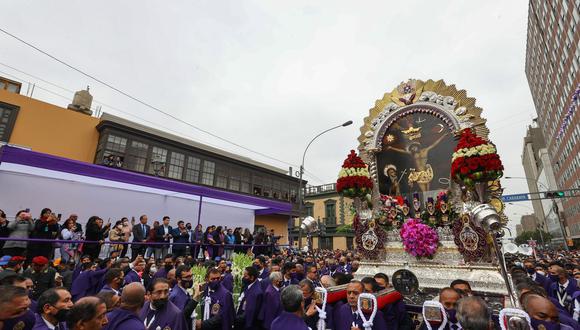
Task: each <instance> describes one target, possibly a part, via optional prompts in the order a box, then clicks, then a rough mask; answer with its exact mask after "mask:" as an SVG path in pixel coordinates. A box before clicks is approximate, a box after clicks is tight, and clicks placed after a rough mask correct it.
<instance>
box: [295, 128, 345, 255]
mask: <svg viewBox="0 0 580 330" xmlns="http://www.w3.org/2000/svg"><path fill="white" fill-rule="evenodd" d="M351 124H352V120H349V121H347V122H345V123H343V124H340V125H337V126H334V127H331V128H329V129H327V130H324V131H322V132H320V133H318V135H316V136H315V137H314V138H313V139H312V140H310V142H308V145H307V146H306V149H304V153H303V154H302V163H301V164H300V171H299V173H298V175H299V176H300V182H299V183H298V220H300V219H301V218H302V204H304V193H303V191H302V176H303V175H304V160H305V158H306V152H307V151H308V148H310V145H311V144H312V142H314V140H316V139H317V138H318V137H319V136H321V135H322V134H324V133H327V132H330V131H332V130H334V129H337V128H341V127H346V126H349V125H351ZM298 248H299V249H301V248H302V228H301V227H300V229H299V231H298Z"/></svg>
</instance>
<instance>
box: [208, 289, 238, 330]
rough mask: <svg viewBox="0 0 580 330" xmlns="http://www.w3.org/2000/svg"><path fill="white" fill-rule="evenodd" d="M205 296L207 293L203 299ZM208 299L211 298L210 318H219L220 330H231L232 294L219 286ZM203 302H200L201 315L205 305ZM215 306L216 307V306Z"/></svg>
mask: <svg viewBox="0 0 580 330" xmlns="http://www.w3.org/2000/svg"><path fill="white" fill-rule="evenodd" d="M205 296H207V291H206V293H205V295H204V297H205ZM209 297H210V298H211V302H210V308H211V310H210V318H219V320H220V321H219V323H220V325H221V326H220V328H221V329H222V330H231V328H232V326H233V324H234V314H235V310H234V300H233V297H232V294H231V293H230V292H228V290H226V288H224V286H223V285H220V286H219V287H218V289H217V290H215V291H213V292H210V294H209ZM203 301H204V300H202V301H201V302H200V304H202V313H201V315H203V311H204V309H205V305H204V303H203ZM216 304H217V306H216Z"/></svg>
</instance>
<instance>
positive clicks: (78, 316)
mask: <svg viewBox="0 0 580 330" xmlns="http://www.w3.org/2000/svg"><path fill="white" fill-rule="evenodd" d="M106 313H107V307H106V305H105V302H104V301H103V300H102V299H101V298H98V297H84V298H81V299H79V300H78V301H77V302H76V303H75V304H74V306H73V307H72V308H71V309H70V312H69V316H68V318H67V326H68V328H69V329H72V330H76V329H87V330H96V329H102V328H103V326H104V325H106V324H107V316H106Z"/></svg>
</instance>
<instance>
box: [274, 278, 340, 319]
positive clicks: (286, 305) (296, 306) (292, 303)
mask: <svg viewBox="0 0 580 330" xmlns="http://www.w3.org/2000/svg"><path fill="white" fill-rule="evenodd" d="M280 300H281V303H282V308H283V311H282V313H281V314H280V316H278V317H277V318H275V319H274V321H272V325H271V327H270V329H276V330H309V328H308V327H307V326H306V323H305V322H304V320H303V319H302V316H303V314H304V298H303V297H302V290H300V288H299V287H298V286H297V285H289V286H288V287H286V288H284V290H282V293H281V294H280ZM349 330H350V329H349Z"/></svg>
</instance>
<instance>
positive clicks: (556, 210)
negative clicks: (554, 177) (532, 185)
mask: <svg viewBox="0 0 580 330" xmlns="http://www.w3.org/2000/svg"><path fill="white" fill-rule="evenodd" d="M505 178H506V179H521V180H527V181H532V182H537V183H538V184H539V185H540V186H541V187H542V188H543V189H546V191H549V190H550V188H548V187H547V186H546V185H545V184H543V183H542V182H541V181H537V180H534V179H532V178H528V177H523V176H506V177H505ZM551 199H552V211H553V212H554V213H556V217H557V218H558V224H559V225H560V230H561V231H562V239H563V240H564V248H565V249H566V251H570V249H569V248H568V241H567V240H566V231H564V225H563V224H562V219H561V218H560V210H559V208H558V204H557V203H556V200H555V199H554V198H553V197H552V198H551ZM545 221H546V218H545V216H544V222H545Z"/></svg>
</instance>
